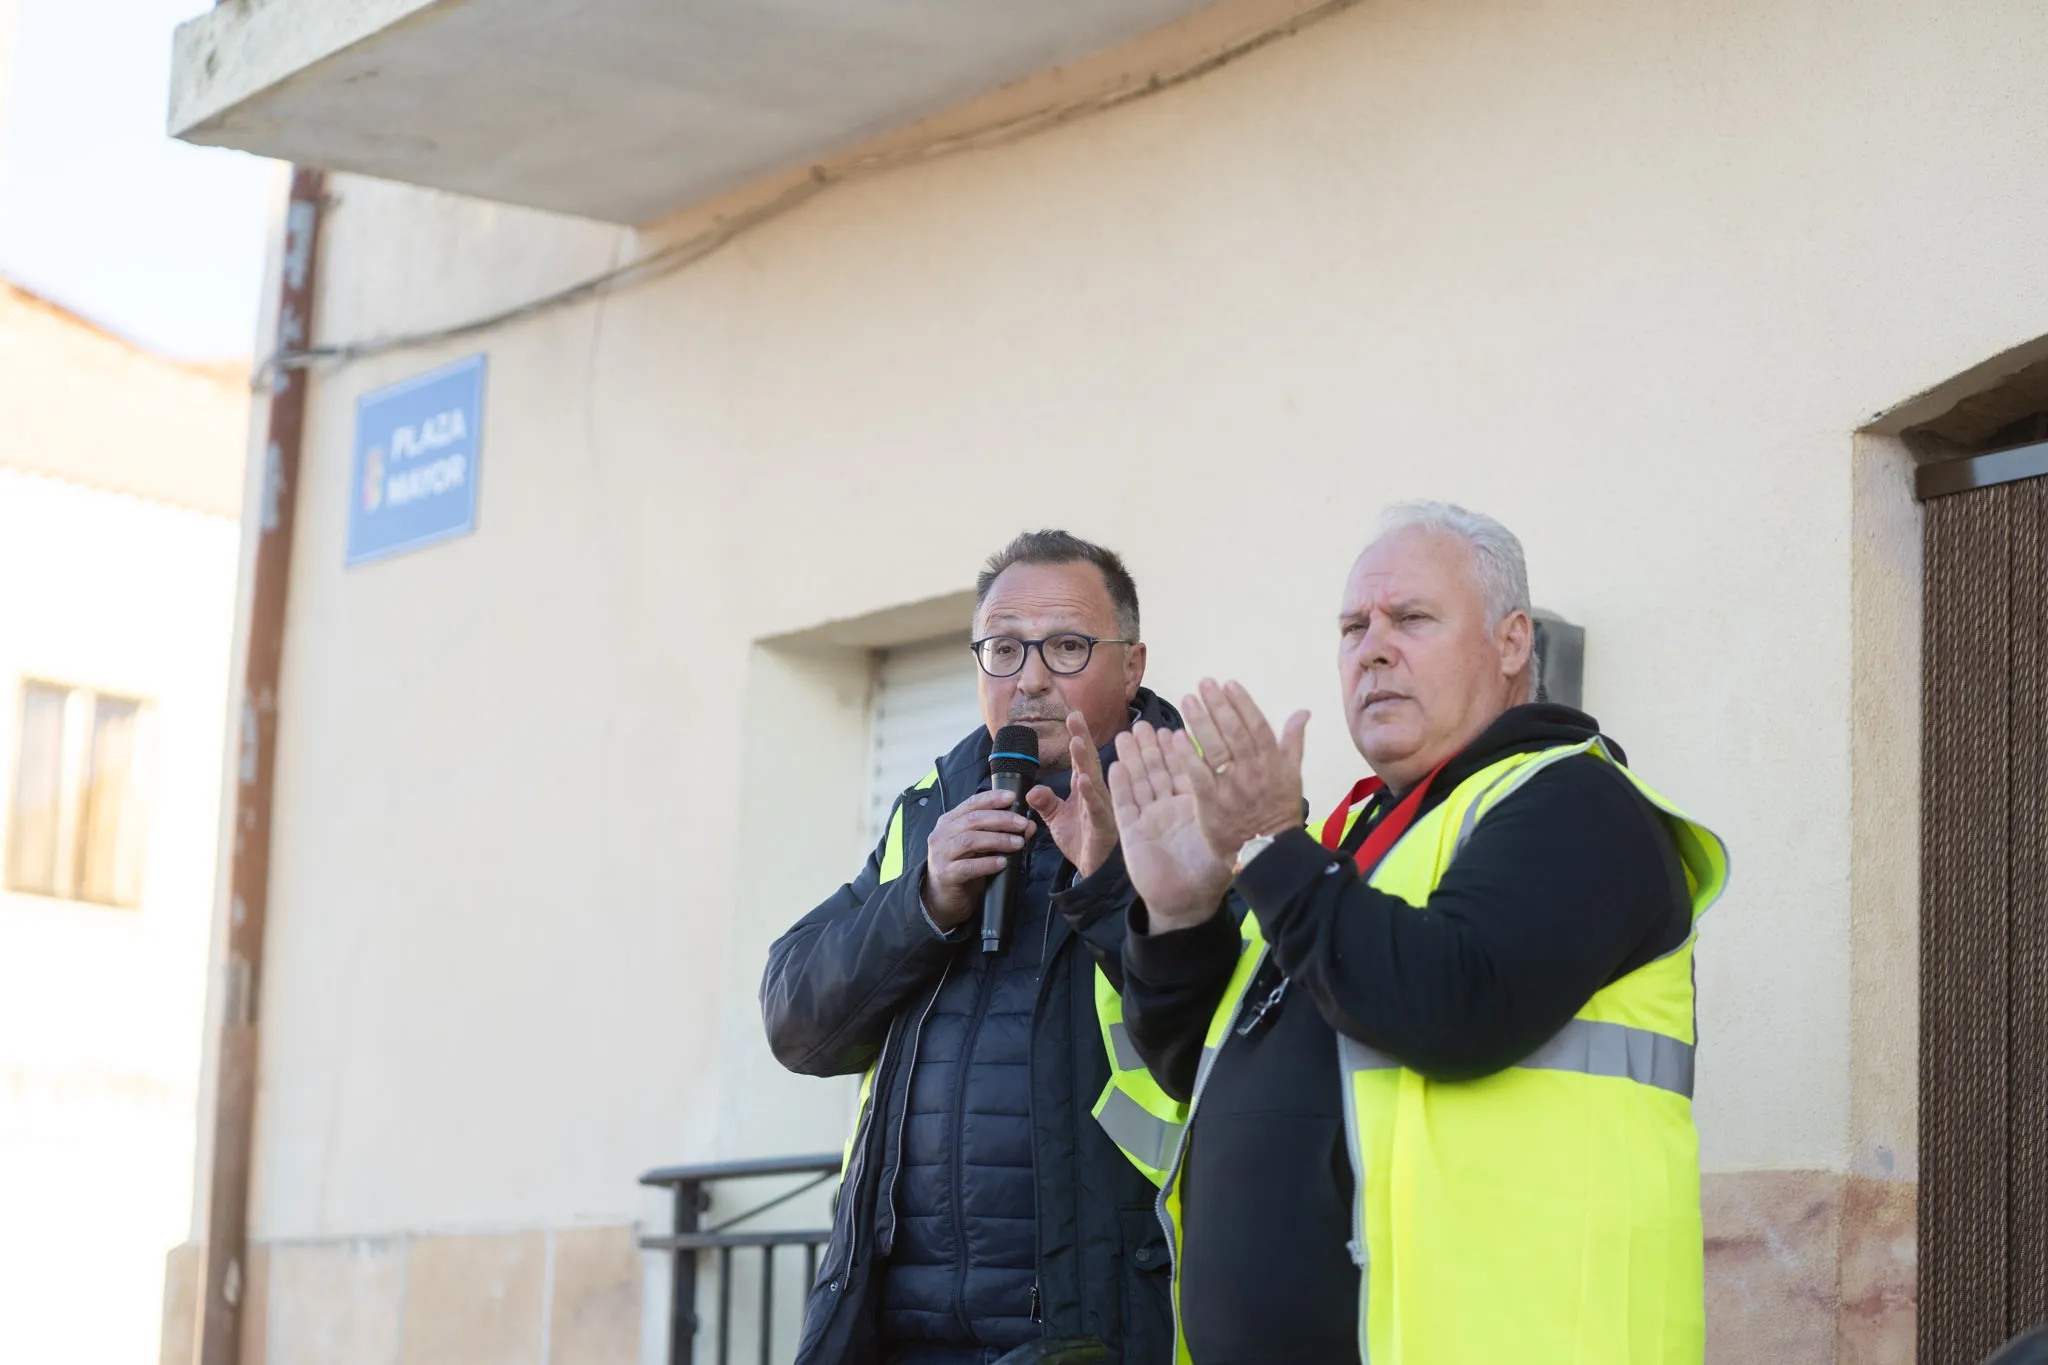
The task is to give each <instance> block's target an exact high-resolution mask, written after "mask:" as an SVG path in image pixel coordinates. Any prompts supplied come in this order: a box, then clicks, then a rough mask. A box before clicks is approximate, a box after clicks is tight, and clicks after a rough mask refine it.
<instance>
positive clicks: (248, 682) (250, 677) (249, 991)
mask: <svg viewBox="0 0 2048 1365" xmlns="http://www.w3.org/2000/svg"><path fill="white" fill-rule="evenodd" d="M325 193H326V173H325V172H323V171H319V170H312V169H308V168H307V167H304V166H295V167H293V168H292V190H291V202H290V205H289V207H288V208H287V209H286V211H285V220H284V260H283V266H284V268H283V270H282V272H281V279H280V282H279V287H278V298H277V351H278V353H279V354H287V353H289V352H292V351H295V350H298V349H299V348H301V347H303V346H304V345H305V344H306V342H307V339H308V338H309V337H310V335H311V332H312V324H313V272H314V264H315V262H314V252H315V247H316V246H317V244H318V241H319V236H320V207H321V200H322V197H323V196H324V195H325ZM307 382H308V378H307V372H306V371H305V370H300V369H287V368H284V367H282V366H277V367H275V372H274V374H273V375H272V376H271V388H270V412H269V421H268V431H267V433H266V439H265V442H264V455H263V494H262V501H261V502H260V504H259V505H258V506H257V508H256V509H255V510H256V515H257V516H258V517H259V518H260V519H261V520H260V523H259V527H258V531H257V541H256V561H255V584H254V587H255V592H254V594H253V595H252V597H251V600H250V604H249V615H248V618H247V620H246V622H245V629H244V638H246V639H247V640H248V642H249V646H248V649H249V652H248V661H247V663H246V665H245V666H244V669H243V674H242V690H241V694H240V705H239V706H238V707H237V708H236V712H237V717H238V720H237V726H236V730H237V735H238V737H239V738H238V742H237V743H238V761H237V763H236V765H235V813H234V822H235V826H234V829H235V853H234V862H233V866H232V871H231V874H230V882H229V888H230V897H229V901H228V939H227V961H226V977H225V980H224V982H223V1007H222V1010H221V1024H220V1040H219V1049H218V1057H219V1063H218V1066H217V1069H216V1075H217V1080H218V1083H217V1085H216V1088H215V1094H214V1108H213V1162H212V1176H211V1179H210V1181H209V1183H208V1188H207V1204H206V1266H205V1270H204V1271H203V1272H202V1275H201V1278H200V1282H199V1313H198V1319H197V1322H196V1323H195V1324H194V1329H193V1330H194V1336H195V1342H194V1350H193V1354H192V1358H193V1360H194V1361H195V1362H196V1365H240V1361H241V1346H242V1304H243V1301H244V1298H245V1291H246V1289H247V1287H248V1281H249V1272H248V1242H249V1165H250V1157H251V1155H252V1153H251V1148H252V1146H253V1141H252V1139H253V1132H254V1127H255V1120H256V1058H257V1041H258V1035H257V1026H258V1001H259V1000H260V998H261V995H260V987H261V985H262V973H263V926H264V921H265V919H266V918H267V916H268V910H269V903H270V895H269V885H270V804H271V793H272V790H273V788H272V780H273V778H274V776H275V774H276V772H277V689H278V672H279V669H280V667H281V666H282V664H283V660H284V608H285V590H286V587H287V585H288V583H289V580H290V578H291V564H292V522H293V519H294V518H293V508H294V505H295V503H296V500H297V490H298V482H299V446H300V440H301V437H302V436H303V434H304V431H305V421H306V385H307ZM259 1330H260V1329H259Z"/></svg>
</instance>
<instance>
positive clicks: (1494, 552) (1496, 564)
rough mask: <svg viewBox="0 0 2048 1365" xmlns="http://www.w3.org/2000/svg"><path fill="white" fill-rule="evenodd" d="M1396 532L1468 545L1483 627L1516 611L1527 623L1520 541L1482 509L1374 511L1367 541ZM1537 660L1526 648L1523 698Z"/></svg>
mask: <svg viewBox="0 0 2048 1365" xmlns="http://www.w3.org/2000/svg"><path fill="white" fill-rule="evenodd" d="M1397 531H1437V532H1442V533H1444V534H1447V535H1454V536H1456V537H1458V539H1460V540H1462V541H1464V542H1465V543H1466V544H1467V545H1469V546H1471V547H1472V573H1473V576H1474V577H1476V578H1477V579H1478V580H1479V591H1480V594H1481V595H1482V596H1483V597H1484V598H1485V599H1486V628H1487V629H1488V630H1492V629H1493V628H1494V627H1496V626H1498V625H1499V624H1500V623H1501V622H1502V621H1505V620H1506V619H1507V618H1508V617H1510V616H1512V615H1513V614H1514V613H1516V612H1518V611H1519V612H1522V613H1523V614H1524V615H1527V616H1528V617H1529V618H1530V619H1531V621H1532V622H1533V621H1534V619H1535V609H1534V608H1533V607H1532V606H1531V605H1530V602H1529V565H1528V561H1527V560H1525V559H1524V558H1523V556H1522V542H1521V541H1520V540H1518V539H1517V538H1516V537H1515V533H1514V532H1513V531H1510V530H1509V529H1508V528H1507V527H1505V526H1503V525H1501V524H1500V523H1499V522H1497V521H1495V520H1494V519H1493V518H1492V517H1489V516H1487V515H1486V513H1484V512H1472V511H1467V510H1466V509H1465V508H1463V507H1460V506H1458V505H1457V504H1456V503H1451V502H1433V501H1428V500H1417V501H1414V502H1397V503H1395V504H1393V505H1392V506H1391V507H1388V508H1387V509H1386V510H1385V511H1383V512H1381V513H1380V518H1379V521H1378V523H1377V524H1375V525H1374V527H1373V532H1372V540H1371V542H1369V543H1371V544H1377V543H1379V542H1380V541H1382V540H1385V539H1386V538H1387V537H1388V536H1390V535H1393V534H1394V533H1396V532H1397ZM1540 672H1541V664H1540V661H1539V660H1538V659H1537V657H1536V651H1535V649H1534V648H1533V647H1532V648H1531V649H1530V651H1529V700H1531V701H1534V700H1536V698H1537V697H1538V696H1539V695H1540V694H1541V691H1540V682H1539V678H1538V674H1539V673H1540Z"/></svg>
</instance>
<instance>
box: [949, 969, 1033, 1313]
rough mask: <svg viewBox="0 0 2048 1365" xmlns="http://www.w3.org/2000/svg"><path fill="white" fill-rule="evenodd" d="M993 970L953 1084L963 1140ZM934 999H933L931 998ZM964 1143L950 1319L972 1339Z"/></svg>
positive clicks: (984, 982) (984, 980)
mask: <svg viewBox="0 0 2048 1365" xmlns="http://www.w3.org/2000/svg"><path fill="white" fill-rule="evenodd" d="M995 987H996V969H995V966H994V964H992V963H991V964H987V965H985V966H984V968H983V970H982V974H981V990H980V991H979V993H978V994H977V995H976V997H975V1001H974V1023H973V1025H972V1026H971V1027H970V1028H969V1029H968V1030H967V1036H966V1038H965V1039H963V1040H962V1042H961V1045H960V1065H959V1067H958V1069H957V1071H956V1073H955V1076H954V1084H953V1132H954V1133H955V1134H956V1135H959V1136H960V1137H961V1138H963V1139H964V1137H965V1134H964V1132H963V1128H964V1125H965V1123H966V1116H967V1064H968V1059H969V1058H970V1057H972V1056H973V1055H974V1042H975V1039H977V1038H979V1037H980V1036H981V1025H982V1021H984V1020H985V1019H987V1018H988V1006H989V1000H990V998H991V997H993V996H994V995H995V993H996V990H995ZM934 998H935V999H936V997H934ZM1024 1083H1025V1084H1026V1085H1027V1086H1028V1085H1030V1083H1031V1081H1030V1069H1029V1067H1027V1068H1026V1069H1025V1082H1024ZM964 1145H965V1143H964V1141H961V1142H956V1143H955V1144H954V1147H953V1152H952V1157H953V1245H954V1255H955V1257H956V1259H957V1264H958V1268H957V1269H956V1270H955V1271H954V1272H953V1316H954V1317H955V1318H956V1319H958V1320H959V1323H960V1328H961V1330H962V1331H964V1332H966V1333H967V1335H968V1336H969V1337H970V1338H972V1337H973V1335H974V1323H973V1321H972V1320H971V1319H969V1318H968V1316H967V1215H966V1213H964V1212H963V1211H962V1210H961V1208H960V1204H961V1202H962V1200H964V1199H965V1198H966V1193H967V1192H966V1183H967V1181H966V1169H967V1163H966V1162H965V1161H963V1160H962V1159H961V1152H960V1148H961V1147H962V1146H964ZM1032 1167H1033V1176H1034V1179H1035V1177H1036V1174H1037V1170H1036V1168H1037V1160H1036V1158H1034V1159H1033V1161H1032Z"/></svg>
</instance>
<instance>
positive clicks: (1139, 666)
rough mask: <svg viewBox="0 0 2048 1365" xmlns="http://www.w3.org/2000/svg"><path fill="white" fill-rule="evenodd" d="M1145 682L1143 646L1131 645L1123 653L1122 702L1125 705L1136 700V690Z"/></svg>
mask: <svg viewBox="0 0 2048 1365" xmlns="http://www.w3.org/2000/svg"><path fill="white" fill-rule="evenodd" d="M1144 681H1145V646H1143V645H1142V644H1137V645H1132V646H1131V647H1130V648H1129V649H1126V650H1125V651H1124V701H1125V703H1126V704H1128V703H1130V702H1134V701H1136V700H1137V699H1138V688H1139V686H1140V685H1141V684H1143V682H1144Z"/></svg>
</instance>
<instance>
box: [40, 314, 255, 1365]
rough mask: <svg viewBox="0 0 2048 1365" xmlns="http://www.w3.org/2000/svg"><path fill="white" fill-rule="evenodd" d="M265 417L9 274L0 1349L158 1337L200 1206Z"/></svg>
mask: <svg viewBox="0 0 2048 1365" xmlns="http://www.w3.org/2000/svg"><path fill="white" fill-rule="evenodd" d="M248 411H249V396H248V386H247V382H246V371H245V370H244V369H242V367H240V366H236V367H233V368H232V369H226V368H218V367H201V366H193V365H185V364H179V363H177V362H174V361H170V360H166V359H164V358H162V357H160V356H156V355H153V354H151V353H149V352H147V351H144V350H141V349H140V348H138V347H136V346H133V345H131V344H130V343H128V342H126V341H123V340H121V339H120V338H118V337H114V336H111V335H109V334H108V333H106V332H104V331H102V330H100V329H99V328H97V327H95V326H93V325H92V324H90V323H88V322H85V321H84V320H82V319H80V318H78V317H76V316H74V315H72V314H70V313H68V312H66V311H65V310H64V309H62V308H60V307H57V306H56V305H54V304H52V303H49V302H48V301H46V300H44V299H42V298H40V297H38V296H36V295H34V294H32V293H30V292H28V291H26V290H24V289H21V288H19V287H17V286H15V285H13V284H10V283H8V282H7V281H5V280H0V782H4V783H5V784H6V785H5V786H4V787H0V1210H4V1213H0V1359H5V1360H20V1361H30V1360H48V1361H58V1360H80V1361H102V1360H104V1361H116V1360H147V1359H149V1358H150V1357H151V1356H152V1355H153V1354H154V1353H155V1352H156V1350H157V1344H158V1332H159V1322H160V1319H161V1305H162V1288H163V1260H164V1255H165V1252H166V1251H167V1250H168V1249H169V1248H171V1247H173V1246H176V1245H177V1244H178V1243H179V1242H181V1241H183V1240H184V1239H185V1238H186V1235H187V1231H186V1230H187V1228H188V1227H189V1226H190V1224H191V1219H192V1213H191V1209H192V1172H193V1156H194V1153H193V1133H194V1119H195V1116H196V1108H197V1104H198V1092H199V1078H200V1059H201V1049H200V1043H201V1036H202V1033H201V1023H202V1018H203V1012H204V1005H205V998H206V984H205V983H206V958H207V943H208V938H209V933H210V929H211V924H212V907H213V878H214V865H215V862H216V860H217V851H218V840H219V833H218V831H219V825H220V819H219V793H220V776H221V762H222V754H223V744H224V742H225V733H224V728H223V723H224V720H225V717H226V713H227V674H228V660H229V651H230V645H231V643H232V633H233V623H234V602H235V565H236V551H237V545H238V533H237V530H236V521H237V517H238V516H239V512H240V505H241V480H242V469H241V466H242V454H243V448H244V446H245V445H246V443H247V423H248Z"/></svg>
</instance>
